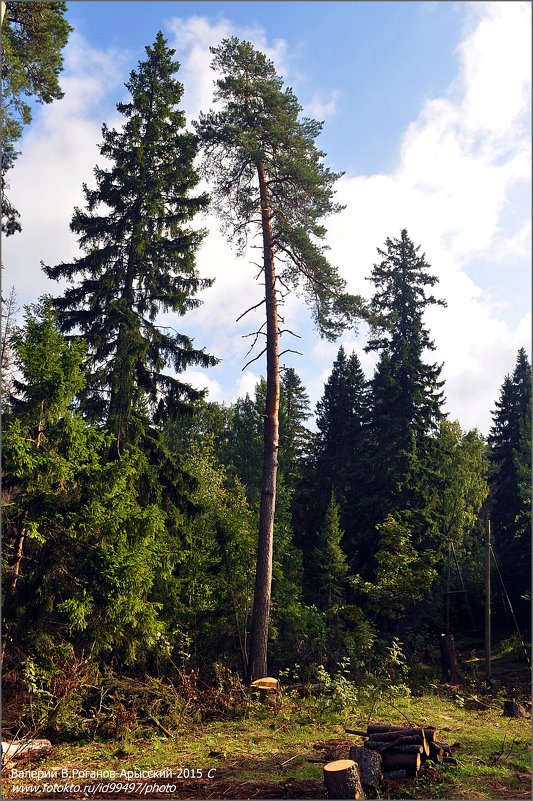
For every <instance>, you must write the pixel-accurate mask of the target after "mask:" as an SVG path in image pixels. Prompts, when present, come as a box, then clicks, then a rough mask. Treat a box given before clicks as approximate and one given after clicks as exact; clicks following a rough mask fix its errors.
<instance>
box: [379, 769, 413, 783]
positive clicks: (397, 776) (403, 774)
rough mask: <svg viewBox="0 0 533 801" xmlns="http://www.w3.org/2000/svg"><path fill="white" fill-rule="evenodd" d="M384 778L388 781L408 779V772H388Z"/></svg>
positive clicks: (384, 774)
mask: <svg viewBox="0 0 533 801" xmlns="http://www.w3.org/2000/svg"><path fill="white" fill-rule="evenodd" d="M383 778H384V779H385V780H386V781H388V780H389V779H407V771H406V770H388V771H387V772H386V773H385V772H384V773H383Z"/></svg>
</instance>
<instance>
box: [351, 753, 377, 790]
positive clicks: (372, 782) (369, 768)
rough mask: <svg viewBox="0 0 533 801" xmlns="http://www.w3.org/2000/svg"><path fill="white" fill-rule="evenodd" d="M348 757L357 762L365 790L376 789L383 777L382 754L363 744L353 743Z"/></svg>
mask: <svg viewBox="0 0 533 801" xmlns="http://www.w3.org/2000/svg"><path fill="white" fill-rule="evenodd" d="M348 757H349V759H353V760H354V762H356V763H357V767H358V768H359V777H360V779H361V784H362V785H363V790H372V791H373V790H376V789H377V788H378V787H379V785H380V784H381V778H382V773H381V756H380V755H379V754H377V753H376V752H375V751H369V749H368V748H364V747H363V746H361V745H352V747H351V748H350V753H349V755H348Z"/></svg>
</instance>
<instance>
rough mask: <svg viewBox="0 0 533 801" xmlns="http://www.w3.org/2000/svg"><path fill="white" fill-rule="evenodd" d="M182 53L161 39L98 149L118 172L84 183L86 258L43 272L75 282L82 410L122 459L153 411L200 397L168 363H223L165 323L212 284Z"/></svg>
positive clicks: (178, 367) (63, 312) (65, 314)
mask: <svg viewBox="0 0 533 801" xmlns="http://www.w3.org/2000/svg"><path fill="white" fill-rule="evenodd" d="M174 52H175V51H174V50H172V49H170V48H168V47H167V45H166V41H165V39H164V37H163V35H162V34H161V33H158V35H157V37H156V40H155V42H154V44H153V45H152V46H151V47H147V48H146V53H147V59H146V60H145V61H143V62H140V63H139V67H138V69H137V71H132V73H131V75H130V80H129V82H128V83H127V84H126V87H127V89H128V90H129V91H130V93H131V100H130V101H129V102H127V103H118V104H117V109H118V111H119V112H120V113H121V114H122V115H123V116H124V117H125V123H124V127H123V128H122V129H120V130H114V129H109V128H107V126H106V125H104V126H103V129H102V130H103V144H102V145H101V148H100V150H101V153H102V155H103V156H105V157H106V158H107V159H109V161H110V162H111V165H110V167H106V168H101V167H96V168H95V177H96V184H97V185H96V188H95V189H90V188H89V187H87V186H86V185H84V193H85V198H86V201H87V207H86V210H81V209H79V208H77V209H76V210H75V212H74V216H73V218H72V222H71V228H72V230H73V231H74V232H75V233H77V234H78V235H79V243H80V246H81V248H82V249H83V251H84V255H83V256H81V257H80V258H77V259H75V260H74V261H73V262H70V263H62V264H59V265H57V266H56V267H45V268H44V269H45V272H46V274H47V275H48V276H49V277H50V278H53V279H62V278H63V279H64V278H66V279H67V280H68V281H69V283H70V284H71V286H70V287H69V288H68V289H67V290H66V291H65V293H64V295H63V296H62V297H59V298H56V299H55V301H54V305H55V307H56V309H57V310H58V312H59V322H60V326H61V329H62V331H64V332H70V331H73V330H74V331H76V332H77V333H79V334H81V335H83V337H84V338H85V340H86V342H87V344H88V354H89V358H88V361H87V373H88V390H89V391H88V393H87V397H86V398H85V401H84V408H85V410H86V412H87V413H88V414H90V415H92V416H93V417H95V418H97V419H98V418H100V419H101V418H103V419H104V420H105V421H106V423H107V426H108V428H109V429H110V431H111V432H112V433H113V435H114V438H115V450H116V452H117V453H120V452H122V450H123V448H124V446H125V445H126V444H127V443H128V442H131V441H133V440H134V439H135V437H136V434H135V427H136V422H137V425H141V427H142V426H144V424H143V423H142V417H143V414H144V413H145V412H146V410H147V409H148V411H149V412H150V415H151V416H152V417H154V416H155V418H156V419H160V418H161V417H163V416H165V415H168V414H170V415H172V414H175V413H176V412H177V411H179V410H180V409H181V408H183V406H184V404H186V402H188V401H189V400H190V399H192V398H194V397H197V396H198V394H199V393H197V392H195V391H193V390H192V389H191V388H190V387H189V386H187V385H186V384H184V383H183V382H181V381H179V379H178V378H176V377H173V376H170V375H168V374H167V373H166V372H165V367H168V366H172V367H173V369H174V370H175V372H176V373H179V372H181V371H182V370H184V369H185V368H186V367H188V366H189V365H192V364H200V365H202V366H204V367H205V366H208V365H210V364H213V363H215V359H213V358H212V357H210V356H208V355H207V354H205V353H204V351H203V350H198V349H196V348H194V347H193V343H192V341H191V340H190V339H189V338H188V337H187V336H186V335H184V334H180V333H177V332H176V331H175V329H174V328H172V327H171V326H168V325H167V326H163V325H159V324H158V322H157V315H158V313H159V312H161V311H164V312H169V311H171V312H175V313H177V314H178V315H183V314H185V313H186V312H187V311H188V310H190V309H193V308H195V307H196V306H198V305H199V301H198V300H197V299H195V297H194V296H195V294H196V293H197V292H198V291H199V290H200V289H203V288H204V287H206V286H209V284H210V283H211V282H210V281H207V280H203V279H200V277H199V275H198V272H197V269H196V266H195V254H196V250H197V248H198V246H199V245H200V242H201V241H202V238H203V232H201V231H198V230H196V229H194V228H193V227H192V226H191V224H190V223H191V221H192V220H193V218H194V216H195V215H196V213H197V212H199V211H200V210H201V209H204V208H205V207H206V205H207V202H208V198H207V195H205V194H201V195H197V196H194V195H191V191H192V190H193V189H194V188H195V187H196V186H197V184H198V181H199V177H198V175H197V173H196V171H195V169H194V158H195V155H196V147H197V145H196V137H195V136H194V135H193V134H191V133H189V132H187V131H186V130H185V117H184V114H183V112H182V111H181V110H179V108H178V104H179V102H180V100H181V97H182V93H183V87H182V85H181V84H180V83H179V82H178V81H177V80H176V79H175V77H174V76H175V73H176V72H177V71H178V66H179V65H178V64H177V63H176V62H175V61H173V58H172V57H173V55H174Z"/></svg>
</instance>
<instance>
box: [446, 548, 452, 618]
mask: <svg viewBox="0 0 533 801" xmlns="http://www.w3.org/2000/svg"><path fill="white" fill-rule="evenodd" d="M451 572H452V564H451V545H450V543H448V582H447V587H446V634H449V633H450V585H451Z"/></svg>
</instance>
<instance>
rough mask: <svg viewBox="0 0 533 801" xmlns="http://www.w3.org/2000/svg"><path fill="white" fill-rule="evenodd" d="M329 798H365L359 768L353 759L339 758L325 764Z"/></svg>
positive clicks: (325, 782) (325, 778) (325, 781)
mask: <svg viewBox="0 0 533 801" xmlns="http://www.w3.org/2000/svg"><path fill="white" fill-rule="evenodd" d="M324 784H325V785H326V789H327V791H328V798H338V799H341V798H351V799H360V798H364V797H365V796H364V793H363V788H362V786H361V779H360V776H359V769H358V767H357V765H356V764H355V762H354V761H353V759H337V760H336V761H335V762H328V764H327V765H324Z"/></svg>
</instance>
